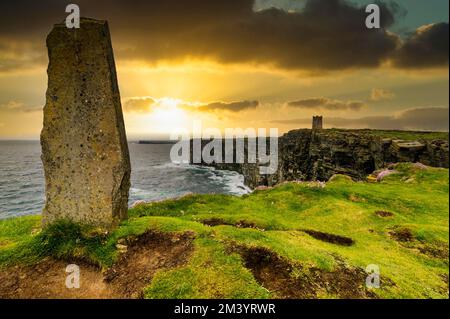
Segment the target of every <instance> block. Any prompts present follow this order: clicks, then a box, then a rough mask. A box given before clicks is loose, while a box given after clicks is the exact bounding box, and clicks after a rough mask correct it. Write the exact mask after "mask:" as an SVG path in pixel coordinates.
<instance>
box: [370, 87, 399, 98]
mask: <svg viewBox="0 0 450 319" xmlns="http://www.w3.org/2000/svg"><path fill="white" fill-rule="evenodd" d="M394 97H395V94H394V93H393V92H391V91H389V90H386V89H376V88H375V89H372V92H371V93H370V99H371V100H372V101H381V100H390V99H392V98H394Z"/></svg>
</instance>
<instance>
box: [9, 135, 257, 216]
mask: <svg viewBox="0 0 450 319" xmlns="http://www.w3.org/2000/svg"><path fill="white" fill-rule="evenodd" d="M128 146H129V150H130V159H131V189H130V198H129V205H132V204H133V203H134V202H136V201H140V200H143V201H148V202H150V201H158V200H162V199H168V198H174V197H179V196H182V195H185V194H189V193H199V194H230V195H236V196H241V195H243V194H247V193H249V192H250V189H249V188H248V187H247V186H245V185H244V177H243V176H242V175H240V174H238V173H236V172H230V171H222V170H216V169H214V168H211V167H201V166H196V165H188V164H174V163H172V162H171V160H170V156H169V154H170V148H171V147H172V145H170V144H139V143H137V142H130V143H129V145H128ZM40 156H41V146H40V143H39V141H0V219H4V218H9V217H13V216H23V215H34V214H40V213H41V211H42V208H43V206H44V202H45V195H44V192H45V180H44V171H43V166H42V162H41V158H40Z"/></svg>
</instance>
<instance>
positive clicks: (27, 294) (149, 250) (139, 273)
mask: <svg viewBox="0 0 450 319" xmlns="http://www.w3.org/2000/svg"><path fill="white" fill-rule="evenodd" d="M193 239H194V235H193V233H190V232H186V233H184V234H169V233H159V232H147V233H145V234H144V235H142V236H139V237H137V238H134V239H129V240H128V241H126V242H125V244H126V245H127V246H126V252H124V253H123V254H121V256H120V257H119V260H118V261H117V262H116V263H115V264H114V265H113V266H112V267H111V268H110V269H109V270H107V271H106V272H105V273H102V272H101V270H100V269H99V268H98V267H96V266H93V265H90V264H88V263H86V262H83V261H80V260H77V261H73V262H68V261H61V260H55V259H52V258H47V259H45V260H43V261H41V262H39V263H38V264H36V265H32V266H15V267H10V268H6V269H2V270H0V298H24V299H55V298H58V299H71V298H77V299H78V298H81V299H109V298H140V297H142V290H143V288H144V287H145V286H147V285H148V284H150V282H151V280H152V278H153V276H154V274H155V272H156V271H158V270H160V269H168V268H174V267H178V266H181V265H183V264H185V263H186V262H187V261H188V259H189V257H190V255H191V253H192V252H193V244H192V241H193ZM122 246H124V247H125V245H122ZM71 263H74V264H76V265H78V266H79V267H80V288H74V289H69V288H67V287H66V278H67V276H68V275H69V273H66V267H67V265H69V264H71Z"/></svg>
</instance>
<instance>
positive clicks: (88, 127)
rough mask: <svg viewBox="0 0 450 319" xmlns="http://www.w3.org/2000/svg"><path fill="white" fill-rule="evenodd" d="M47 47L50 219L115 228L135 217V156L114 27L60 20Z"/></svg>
mask: <svg viewBox="0 0 450 319" xmlns="http://www.w3.org/2000/svg"><path fill="white" fill-rule="evenodd" d="M47 47H48V54H49V66H48V71H47V73H48V89H47V94H46V104H45V107H44V127H43V130H42V133H41V146H42V162H43V164H44V171H45V182H46V203H45V208H44V211H43V217H44V223H45V224H47V223H52V222H54V221H56V220H60V219H66V220H71V221H74V222H79V223H84V224H90V225H96V226H100V227H105V228H110V227H112V226H114V225H116V224H117V223H118V222H119V221H120V220H122V219H124V218H126V217H127V204H128V192H129V188H130V158H129V153H128V145H127V140H126V134H125V126H124V121H123V115H122V107H121V103H120V94H119V88H118V85H117V77H116V69H115V64H114V55H113V50H112V46H111V39H110V34H109V28H108V24H107V22H106V21H98V20H93V19H86V18H82V19H81V23H80V28H79V29H68V28H66V26H65V24H56V25H55V26H54V27H53V29H52V31H51V32H50V34H49V35H48V37H47Z"/></svg>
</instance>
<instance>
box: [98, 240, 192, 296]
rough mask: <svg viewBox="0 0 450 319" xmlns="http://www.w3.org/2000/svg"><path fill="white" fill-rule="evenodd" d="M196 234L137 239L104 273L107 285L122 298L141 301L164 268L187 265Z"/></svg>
mask: <svg viewBox="0 0 450 319" xmlns="http://www.w3.org/2000/svg"><path fill="white" fill-rule="evenodd" d="M193 239H194V235H193V233H190V232H187V233H183V234H174V235H172V236H170V237H168V236H167V234H164V233H157V232H148V233H146V234H144V235H143V236H140V237H139V238H137V240H136V241H134V242H133V243H132V245H130V246H129V247H128V249H127V251H126V252H125V253H124V254H122V255H121V257H120V259H119V261H118V262H117V263H116V264H115V265H113V266H112V267H111V268H110V269H108V270H107V271H106V273H105V282H107V283H108V284H109V285H111V286H112V287H113V290H114V291H116V292H117V294H118V295H120V296H121V297H123V298H142V297H143V294H142V290H143V289H144V288H145V287H146V286H148V285H149V284H150V282H151V280H152V278H153V276H154V274H155V273H156V271H158V270H160V269H163V268H166V269H167V268H175V267H179V266H182V265H184V264H185V263H186V262H187V261H188V259H189V257H190V255H191V253H192V251H193V244H192V240H193Z"/></svg>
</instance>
